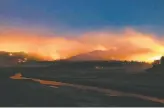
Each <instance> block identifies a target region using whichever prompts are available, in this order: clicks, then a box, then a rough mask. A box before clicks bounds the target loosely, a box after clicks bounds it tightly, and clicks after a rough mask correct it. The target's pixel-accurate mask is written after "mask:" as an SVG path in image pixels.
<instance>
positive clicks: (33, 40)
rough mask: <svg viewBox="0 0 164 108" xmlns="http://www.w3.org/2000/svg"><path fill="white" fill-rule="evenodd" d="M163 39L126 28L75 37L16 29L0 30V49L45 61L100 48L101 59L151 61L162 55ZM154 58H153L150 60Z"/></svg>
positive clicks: (163, 51) (87, 33)
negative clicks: (35, 55) (31, 55)
mask: <svg viewBox="0 0 164 108" xmlns="http://www.w3.org/2000/svg"><path fill="white" fill-rule="evenodd" d="M163 42H164V41H163V39H161V38H159V37H157V36H155V35H153V34H144V33H141V32H137V31H135V30H133V29H125V30H123V31H122V32H116V31H114V32H111V31H110V32H108V31H101V32H100V31H97V32H86V33H83V34H78V36H76V37H68V36H67V35H65V36H59V35H56V34H54V35H53V36H49V35H48V34H47V35H46V34H45V33H44V34H41V33H36V32H35V33H34V32H25V31H22V30H19V29H16V30H12V29H11V30H3V31H2V30H1V31H0V50H1V51H9V52H20V51H23V52H26V53H32V54H37V55H40V56H41V57H42V58H44V59H46V60H56V59H65V58H69V57H72V56H75V55H78V54H82V53H88V52H92V51H94V50H101V51H103V52H105V53H101V54H102V55H101V56H102V57H103V59H106V60H108V59H110V58H111V57H114V58H115V59H119V60H138V61H153V60H154V59H156V57H159V56H161V55H163V54H164V46H163ZM153 58H154V59H153Z"/></svg>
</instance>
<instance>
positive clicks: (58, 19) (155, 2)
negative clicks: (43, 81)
mask: <svg viewBox="0 0 164 108" xmlns="http://www.w3.org/2000/svg"><path fill="white" fill-rule="evenodd" d="M163 13H164V1H163V0H0V33H1V35H0V38H3V39H1V40H11V38H12V39H15V41H13V40H11V42H10V44H12V45H11V46H9V43H7V42H6V41H5V42H6V43H4V42H3V43H4V44H3V45H2V44H1V45H0V48H1V50H6V49H10V50H11V49H12V51H15V50H13V49H17V50H18V49H19V50H23V51H25V49H26V51H27V48H24V47H23V48H18V46H19V45H20V44H19V45H17V47H16V46H15V47H14V48H13V44H14V42H17V43H18V40H19V42H20V40H21V39H22V38H23V40H24V38H28V39H29V38H30V39H29V40H38V38H39V39H40V38H43V37H44V38H45V39H40V41H39V42H40V43H42V45H43V46H45V45H46V46H47V43H46V42H45V40H48V41H49V40H54V42H56V38H57V39H59V40H58V41H57V42H56V43H60V44H56V45H57V46H64V45H67V43H70V44H72V46H70V48H69V49H65V48H64V49H63V47H62V48H60V50H62V51H63V50H64V51H63V53H68V52H74V53H70V54H68V55H69V57H70V56H72V55H77V54H80V53H85V52H88V51H92V50H86V49H85V48H82V49H81V50H80V51H77V49H80V48H81V47H84V46H87V47H89V46H90V47H91V46H101V48H102V47H105V49H107V50H109V48H107V47H109V46H110V48H111V47H113V46H115V47H118V46H119V48H118V49H120V48H122V47H121V46H120V45H121V44H123V45H125V46H128V44H127V43H129V42H130V43H133V44H134V42H132V40H129V39H128V40H127V37H128V38H129V35H132V36H133V38H134V40H135V39H136V38H137V39H138V37H140V39H139V40H144V41H143V43H144V42H147V41H148V42H147V44H146V45H144V46H150V45H148V43H149V41H150V40H152V41H153V42H150V43H153V44H152V45H154V46H152V47H150V48H149V50H151V52H152V53H153V55H151V56H152V57H156V56H161V55H163V52H164V51H163V49H164V48H163V41H162V42H161V40H163V34H164V31H163V28H164V21H163V19H164V14H163ZM103 34H105V35H103ZM25 35H26V36H25ZM34 35H35V36H34ZM100 35H103V36H102V37H101V38H99V40H94V39H93V38H97V37H100ZM125 35H126V36H125ZM141 35H142V36H141ZM120 36H121V37H120ZM147 36H148V38H150V40H147V39H146V40H145V38H147ZM86 37H87V38H86ZM91 37H92V38H91ZM20 38H21V39H20ZM54 38H55V39H54ZM90 38H91V39H93V40H91V39H90ZM111 38H112V39H114V40H113V41H115V42H116V41H118V40H119V41H120V40H121V41H122V40H126V41H125V42H123V43H121V42H120V43H121V44H120V43H118V42H116V43H117V45H116V43H114V44H115V45H113V44H112V45H111V44H109V43H111ZM122 38H123V39H122ZM125 38H126V39H125ZM141 38H142V39H141ZM23 40H21V41H23ZM61 40H62V41H61ZM83 40H85V41H83ZM102 40H103V42H102ZM106 40H108V41H109V42H106ZM43 41H44V42H43ZM65 41H66V42H65ZM67 41H69V42H67ZM72 41H73V42H72ZM159 41H160V42H159ZM54 42H52V43H51V47H52V46H54ZM24 43H27V42H23V43H22V44H24ZM35 43H36V42H30V43H27V44H26V45H25V46H26V47H27V46H28V51H29V47H31V45H32V46H33V44H35ZM43 43H44V44H43ZM45 43H46V44H45ZM75 43H76V44H77V43H78V45H79V46H80V47H77V48H74V44H75ZM143 43H142V44H143ZM22 44H21V45H22ZM88 44H89V45H88ZM91 44H92V45H91ZM107 44H108V45H107ZM119 44H120V45H119ZM78 45H77V46H78ZM35 46H36V45H35ZM67 46H68V45H67ZM159 46H160V48H159ZM11 47H12V48H11ZM38 47H39V46H36V49H38ZM48 48H49V50H52V49H51V48H50V47H48ZM134 48H135V49H138V48H141V46H139V45H138V44H137V47H136V44H135V47H134ZM142 48H143V47H142ZM144 48H145V47H144ZM146 48H147V47H146ZM152 48H156V49H160V51H155V52H154V50H155V49H153V51H152ZM36 49H33V50H36ZM46 49H47V47H46ZM57 49H58V50H59V48H57ZM91 49H93V48H91ZM103 49H104V48H103ZM131 49H133V48H131ZM161 49H162V50H161ZM84 50H85V51H84ZM30 51H31V48H30ZM62 51H61V52H62ZM43 52H45V50H44V51H43ZM50 52H51V51H50ZM59 52H60V51H57V50H56V49H55V50H53V54H57V55H58V56H59V55H60V56H61V55H63V53H62V54H61V53H59ZM75 52H76V53H75ZM77 52H78V53H77ZM39 53H41V52H39ZM146 54H147V53H146ZM46 55H47V54H46ZM142 55H143V54H142ZM64 57H65V56H64ZM66 57H68V56H66ZM135 58H136V57H135ZM147 59H148V58H147Z"/></svg>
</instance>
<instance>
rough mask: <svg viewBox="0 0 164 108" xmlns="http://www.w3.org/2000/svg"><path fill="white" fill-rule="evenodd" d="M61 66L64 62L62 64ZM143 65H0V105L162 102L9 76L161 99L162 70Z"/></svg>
mask: <svg viewBox="0 0 164 108" xmlns="http://www.w3.org/2000/svg"><path fill="white" fill-rule="evenodd" d="M63 67H64V66H63ZM143 69H145V67H143V66H137V65H136V66H134V65H133V66H131V67H130V66H124V67H114V66H112V67H106V68H98V69H97V68H95V67H92V68H90V67H89V68H88V67H86V68H84V67H82V68H80V67H78V68H77V67H75V68H74V67H71V68H68V67H67V68H61V67H60V68H59V67H42V68H41V67H39V68H35V67H33V68H29V67H28V68H20V67H19V68H0V80H1V83H0V85H1V89H0V91H1V92H0V93H1V100H0V106H164V104H163V103H160V102H154V101H151V100H145V99H141V98H137V97H133V96H126V95H125V96H117V94H116V95H115V94H114V95H113V94H112V93H111V94H106V93H100V92H97V91H93V90H85V89H78V88H74V87H68V86H59V87H57V88H56V87H53V86H49V85H43V84H40V83H38V82H35V81H32V80H28V79H26V80H14V79H10V76H13V75H14V74H16V73H21V74H22V75H23V76H24V77H27V78H37V79H42V80H51V81H60V82H64V83H71V84H80V85H86V86H92V87H98V88H106V89H113V90H117V91H123V92H125V93H136V94H141V95H143V96H144V95H146V96H153V97H156V98H159V99H161V100H162V99H163V98H164V95H163V90H164V85H163V84H162V82H163V81H164V79H163V77H164V74H163V73H162V72H161V73H160V72H157V73H152V72H151V73H149V72H146V71H144V70H143Z"/></svg>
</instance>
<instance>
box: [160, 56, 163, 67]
mask: <svg viewBox="0 0 164 108" xmlns="http://www.w3.org/2000/svg"><path fill="white" fill-rule="evenodd" d="M160 64H161V65H164V56H162V57H161V59H160Z"/></svg>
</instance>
